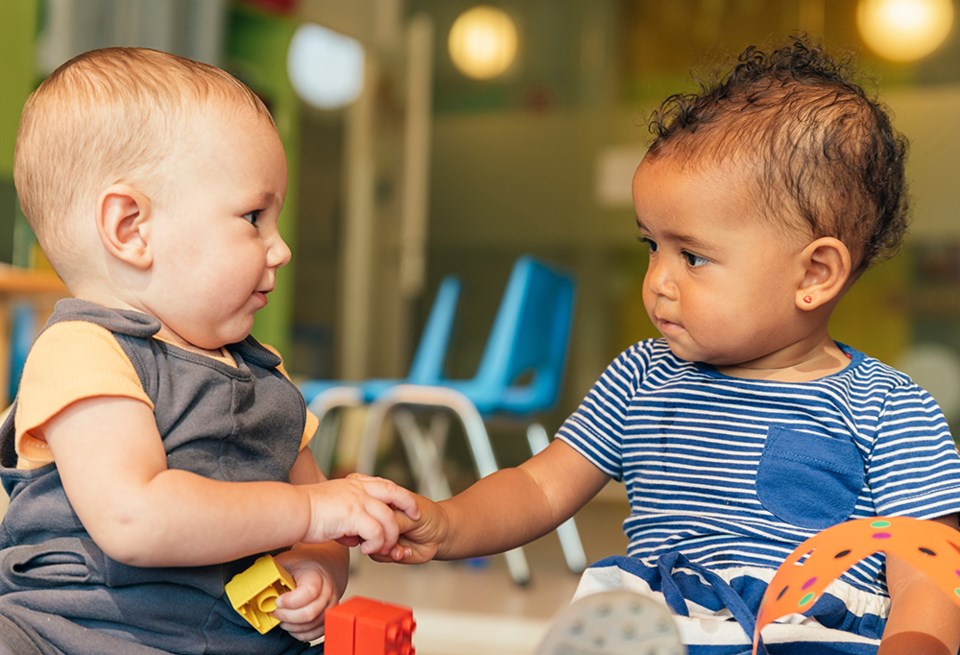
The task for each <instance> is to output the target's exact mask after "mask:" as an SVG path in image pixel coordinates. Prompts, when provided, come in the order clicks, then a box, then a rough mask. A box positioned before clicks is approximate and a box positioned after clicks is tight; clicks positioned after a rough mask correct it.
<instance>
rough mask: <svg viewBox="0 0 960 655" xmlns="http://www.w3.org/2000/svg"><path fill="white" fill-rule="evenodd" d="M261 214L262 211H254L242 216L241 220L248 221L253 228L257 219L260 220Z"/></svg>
mask: <svg viewBox="0 0 960 655" xmlns="http://www.w3.org/2000/svg"><path fill="white" fill-rule="evenodd" d="M262 212H263V210H262V209H254V210H253V211H252V212H247V213H246V214H244V215H243V218H244V219H245V220H247V221H250V224H251V225H253V226H254V227H256V226H257V219H259V218H260V214H261V213H262Z"/></svg>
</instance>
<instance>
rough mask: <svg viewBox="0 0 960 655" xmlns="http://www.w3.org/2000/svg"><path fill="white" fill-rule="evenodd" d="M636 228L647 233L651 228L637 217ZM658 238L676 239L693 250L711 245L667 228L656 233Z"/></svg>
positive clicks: (704, 248) (705, 248) (703, 248)
mask: <svg viewBox="0 0 960 655" xmlns="http://www.w3.org/2000/svg"><path fill="white" fill-rule="evenodd" d="M637 228H639V229H640V230H641V231H642V232H647V233H649V232H650V231H651V230H650V229H649V228H648V227H647V226H646V225H644V224H643V221H642V220H640V219H639V218H637ZM657 237H658V238H659V239H669V240H671V241H677V242H679V243H680V244H682V245H683V246H686V247H689V248H693V249H694V250H708V249H709V248H710V247H711V246H710V244H709V243H707V242H705V241H702V240H700V239H698V238H697V237H695V236H693V235H692V234H684V233H682V232H673V231H670V230H667V231H666V232H660V233H658V234H657Z"/></svg>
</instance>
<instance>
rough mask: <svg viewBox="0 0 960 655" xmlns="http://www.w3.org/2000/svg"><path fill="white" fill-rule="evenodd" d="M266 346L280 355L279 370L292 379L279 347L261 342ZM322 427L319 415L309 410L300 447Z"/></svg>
mask: <svg viewBox="0 0 960 655" xmlns="http://www.w3.org/2000/svg"><path fill="white" fill-rule="evenodd" d="M261 345H263V347H264V348H266V349H267V350H269V351H270V352H272V353H273V354H274V355H276V356H277V357H280V360H281V361H280V365H279V366H278V367H277V370H278V371H280V372H281V373H282V374H283V377H285V378H287V379H288V380H289V379H290V376H289V375H288V374H287V369H285V368H284V367H283V357H281V355H280V353H279V352H277V349H276V348H274V347H273V346H268V345H267V344H261ZM319 427H320V419H318V418H317V415H316V414H314V413H313V412H311V411H310V410H309V409H308V410H307V422H306V424H305V425H304V426H303V436H301V437H300V449H301V450H303V449H304V448H306V447H307V445H308V444H309V443H310V440H311V439H313V436H314V435H315V434H316V433H317V428H319Z"/></svg>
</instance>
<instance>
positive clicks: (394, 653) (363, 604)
mask: <svg viewBox="0 0 960 655" xmlns="http://www.w3.org/2000/svg"><path fill="white" fill-rule="evenodd" d="M325 624H326V627H325V628H324V634H325V635H326V636H325V638H324V655H415V653H416V650H415V649H414V647H413V641H412V639H413V631H414V630H415V629H416V627H417V624H416V622H415V621H414V620H413V612H412V611H411V610H410V608H409V607H403V606H402V605H392V604H390V603H384V602H381V601H378V600H372V599H370V598H364V597H362V596H354V597H353V598H351V599H350V600H347V601H345V602H343V603H340V604H339V605H336V606H334V607H331V608H330V609H328V610H327V613H326V619H325Z"/></svg>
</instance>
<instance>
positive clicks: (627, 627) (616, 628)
mask: <svg viewBox="0 0 960 655" xmlns="http://www.w3.org/2000/svg"><path fill="white" fill-rule="evenodd" d="M686 652H687V650H686V648H684V646H683V644H682V643H681V641H680V632H679V631H678V630H677V625H676V623H675V622H674V620H673V617H672V616H671V615H670V611H669V610H668V609H667V608H666V607H665V606H664V605H662V604H660V603H658V602H657V601H656V600H654V599H652V598H649V597H647V596H644V595H642V594H638V593H636V592H633V591H628V590H626V589H616V590H613V591H601V592H598V593H595V594H590V595H588V596H584V597H583V598H581V599H579V600H577V601H574V602H573V603H571V604H570V606H569V607H567V608H565V609H564V610H563V611H562V612H560V613H559V614H558V615H557V618H556V619H555V620H554V623H553V625H552V626H551V627H550V630H549V631H548V632H547V635H546V636H545V637H544V639H543V641H542V642H541V643H540V646H539V647H538V648H537V652H536V653H535V655H686Z"/></svg>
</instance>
